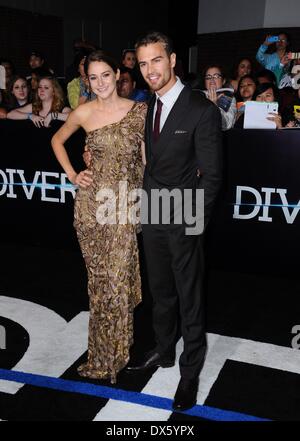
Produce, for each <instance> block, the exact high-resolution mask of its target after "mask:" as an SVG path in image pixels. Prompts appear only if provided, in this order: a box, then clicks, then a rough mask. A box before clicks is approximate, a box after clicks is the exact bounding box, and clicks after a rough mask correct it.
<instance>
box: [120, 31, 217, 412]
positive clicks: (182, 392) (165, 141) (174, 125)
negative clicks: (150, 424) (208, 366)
mask: <svg viewBox="0 0 300 441" xmlns="http://www.w3.org/2000/svg"><path fill="white" fill-rule="evenodd" d="M136 51H137V58H138V63H139V66H140V69H141V72H142V75H143V77H144V79H145V80H146V82H147V83H148V84H149V86H150V88H151V89H152V91H153V92H155V94H154V96H153V99H152V100H151V102H150V105H149V110H148V115H147V120H146V160H147V166H146V170H145V178H144V190H145V192H146V193H147V196H148V198H146V199H147V202H149V204H147V208H148V210H149V214H150V218H151V215H152V220H153V213H154V210H156V209H157V207H156V208H155V207H154V205H153V200H154V199H152V200H151V195H152V194H154V193H155V191H156V192H157V191H158V190H168V191H173V190H175V189H176V190H177V191H178V190H179V192H180V194H181V195H184V192H185V191H186V190H190V191H191V192H192V197H191V200H190V201H188V202H192V206H193V208H197V207H196V205H197V203H198V202H199V201H198V200H197V197H196V191H197V189H198V190H200V189H203V190H204V201H205V202H204V216H205V225H206V224H207V222H208V220H209V217H210V214H211V211H212V207H213V203H214V201H215V198H216V196H217V193H218V190H219V187H220V183H221V167H222V166H221V162H222V161H221V116H220V112H219V110H218V108H217V107H216V106H215V105H214V104H213V103H211V102H210V101H208V100H207V99H206V98H205V97H203V96H201V94H200V93H197V92H193V91H192V90H191V89H189V88H188V87H185V86H184V85H183V84H182V83H181V81H180V80H179V78H177V77H176V75H175V73H174V68H175V66H176V55H175V53H173V50H172V45H171V42H170V40H169V38H168V37H166V36H165V35H163V34H161V33H159V32H152V33H151V34H148V35H147V36H145V37H144V38H142V39H140V40H139V41H138V42H137V45H136ZM153 192H154V193H153ZM189 194H191V193H189ZM184 203H186V201H184ZM175 205H176V203H174V204H173V205H172V204H171V210H170V213H169V214H170V221H171V222H170V223H166V222H165V221H164V220H163V219H162V215H161V213H160V214H159V220H158V222H155V224H154V223H153V221H152V222H151V219H148V221H149V222H148V223H146V222H145V219H143V222H144V225H143V241H144V251H145V257H146V266H147V272H148V280H149V285H150V291H151V293H152V296H153V301H154V310H153V326H154V331H155V337H156V347H155V349H154V350H153V351H151V352H149V353H147V354H146V355H145V356H144V358H143V359H142V360H141V362H140V363H137V364H134V365H129V366H128V367H127V369H128V370H130V371H140V370H143V369H147V368H150V367H153V366H160V367H163V368H167V367H172V366H173V365H174V362H175V347H176V342H177V338H176V336H177V321H178V320H177V319H178V306H179V311H180V321H181V332H182V336H183V340H184V351H183V353H182V355H181V357H180V362H179V364H180V373H181V380H180V383H179V385H178V389H177V392H176V394H175V399H174V403H173V408H174V410H186V409H189V408H191V407H193V406H194V405H195V404H196V399H197V391H198V382H199V380H198V379H199V374H200V371H201V369H202V366H203V363H204V359H205V354H206V335H205V312H204V295H203V287H202V282H203V272H204V259H203V234H201V233H203V229H202V231H200V232H198V234H196V235H195V233H188V229H187V222H186V221H185V220H183V222H182V223H181V225H179V224H178V222H176V221H175V222H174V220H175V217H176V216H175V211H174V210H175V208H174V207H175ZM162 208H163V209H164V208H166V207H164V201H163V202H162ZM176 211H177V214H178V213H181V214H182V213H183V212H184V209H183V208H182V207H179V209H178V206H177V208H176ZM202 211H203V210H202ZM155 214H157V213H155ZM199 233H200V234H199Z"/></svg>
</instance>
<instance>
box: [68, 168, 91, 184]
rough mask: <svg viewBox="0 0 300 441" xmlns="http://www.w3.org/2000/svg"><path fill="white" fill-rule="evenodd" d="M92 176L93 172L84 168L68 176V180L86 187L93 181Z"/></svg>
mask: <svg viewBox="0 0 300 441" xmlns="http://www.w3.org/2000/svg"><path fill="white" fill-rule="evenodd" d="M92 177H93V173H92V172H91V171H89V170H85V171H82V172H81V173H79V174H76V175H74V176H73V177H71V178H69V180H70V181H71V182H72V184H73V185H78V186H79V187H81V188H88V187H89V186H90V185H91V184H92V183H93V179H92Z"/></svg>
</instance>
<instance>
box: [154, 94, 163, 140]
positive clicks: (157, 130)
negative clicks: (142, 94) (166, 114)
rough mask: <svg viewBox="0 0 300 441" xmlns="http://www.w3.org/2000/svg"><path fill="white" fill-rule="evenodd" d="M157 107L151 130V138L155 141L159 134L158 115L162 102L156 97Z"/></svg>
mask: <svg viewBox="0 0 300 441" xmlns="http://www.w3.org/2000/svg"><path fill="white" fill-rule="evenodd" d="M156 104H157V109H156V114H155V120H154V130H153V140H154V142H157V140H158V138H159V135H160V117H161V111H162V106H163V103H162V102H161V101H160V99H159V98H157V101H156Z"/></svg>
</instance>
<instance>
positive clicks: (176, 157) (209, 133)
mask: <svg viewBox="0 0 300 441" xmlns="http://www.w3.org/2000/svg"><path fill="white" fill-rule="evenodd" d="M155 101H156V97H155V96H154V97H153V98H152V100H151V101H150V103H149V109H148V115H147V120H146V158H147V166H146V170H145V179H144V190H146V192H148V194H149V193H150V191H151V189H162V188H167V189H169V190H172V189H175V188H179V189H197V188H199V189H204V191H205V198H204V199H205V224H207V222H208V220H209V217H210V214H211V210H212V207H213V203H214V200H215V198H216V196H217V193H218V190H219V187H220V184H221V178H222V132H221V114H220V111H219V109H218V107H217V106H215V105H214V104H213V103H212V102H210V101H209V100H207V99H206V98H205V97H204V96H202V95H201V94H199V93H197V92H194V91H192V90H191V89H189V88H188V87H185V88H184V89H183V91H182V92H181V94H180V96H179V98H178V100H177V101H176V103H175V105H174V107H173V109H172V111H171V112H170V114H169V116H168V119H167V121H166V123H165V125H164V128H163V130H162V132H161V134H160V137H159V140H158V141H157V142H156V143H154V142H153V135H152V132H153V111H154V106H155ZM198 170H200V172H201V177H200V178H197V171H198Z"/></svg>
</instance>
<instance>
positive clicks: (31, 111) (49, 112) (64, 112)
mask: <svg viewBox="0 0 300 441" xmlns="http://www.w3.org/2000/svg"><path fill="white" fill-rule="evenodd" d="M70 112H71V109H70V108H69V107H65V106H64V95H63V91H62V89H61V87H60V85H59V84H58V82H57V80H56V79H55V78H53V77H47V78H42V79H41V80H40V81H39V83H38V92H37V96H36V97H35V98H34V100H33V103H32V104H28V105H27V106H25V107H22V108H20V109H16V110H12V111H11V112H9V113H8V114H7V118H8V119H13V120H26V119H30V120H31V121H32V122H33V124H34V125H35V126H36V127H39V128H41V127H49V125H50V123H51V121H52V120H60V121H66V119H67V118H68V115H69V113H70Z"/></svg>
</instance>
